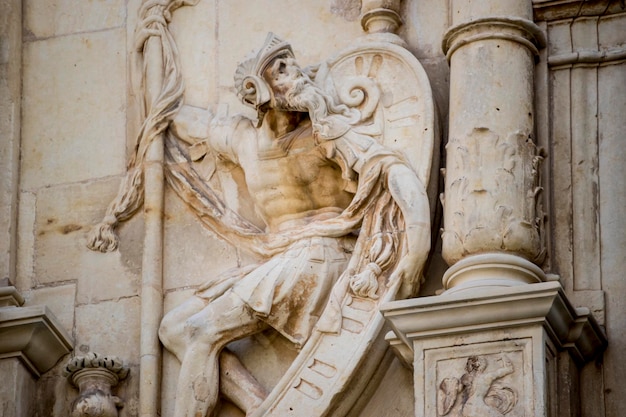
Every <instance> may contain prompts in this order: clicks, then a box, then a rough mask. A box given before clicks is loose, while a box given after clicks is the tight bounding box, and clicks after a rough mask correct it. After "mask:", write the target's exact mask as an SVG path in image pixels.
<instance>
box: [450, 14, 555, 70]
mask: <svg viewBox="0 0 626 417" xmlns="http://www.w3.org/2000/svg"><path fill="white" fill-rule="evenodd" d="M488 39H502V40H508V41H512V42H516V43H519V44H521V45H523V46H525V47H527V48H528V49H529V50H530V51H531V52H532V53H533V54H534V55H538V54H539V49H540V48H543V47H544V46H545V45H546V37H545V34H544V33H543V32H542V31H541V29H540V28H539V27H538V26H537V25H536V24H534V23H533V22H531V21H529V20H526V19H522V18H519V17H512V16H493V17H486V18H482V19H476V20H472V21H470V22H465V23H461V24H460V25H456V26H453V27H451V28H450V29H448V31H447V32H446V33H445V35H444V38H443V42H442V49H443V51H444V53H445V54H446V57H447V58H448V60H450V58H451V57H452V55H453V54H454V52H455V51H456V50H457V49H459V48H460V47H462V46H465V45H468V44H470V43H472V42H477V41H483V40H488Z"/></svg>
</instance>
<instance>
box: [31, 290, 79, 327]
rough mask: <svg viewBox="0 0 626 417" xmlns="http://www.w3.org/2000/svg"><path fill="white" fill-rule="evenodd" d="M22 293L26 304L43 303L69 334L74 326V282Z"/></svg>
mask: <svg viewBox="0 0 626 417" xmlns="http://www.w3.org/2000/svg"><path fill="white" fill-rule="evenodd" d="M24 295H25V298H26V305H45V306H46V307H48V308H49V309H50V311H51V312H52V314H54V315H55V317H56V318H57V319H58V320H59V323H60V324H61V325H62V326H63V329H64V330H65V331H66V332H68V333H70V334H71V332H72V329H73V328H74V305H75V298H76V284H73V283H72V284H68V285H61V286H58V287H47V288H38V289H34V290H32V291H30V292H29V293H28V294H24Z"/></svg>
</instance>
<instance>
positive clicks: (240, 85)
mask: <svg viewBox="0 0 626 417" xmlns="http://www.w3.org/2000/svg"><path fill="white" fill-rule="evenodd" d="M277 57H289V58H294V54H293V50H292V49H291V45H290V44H289V43H288V42H286V41H283V40H282V39H280V38H278V37H277V36H276V35H275V34H273V33H272V32H270V33H268V34H267V38H266V39H265V43H264V44H263V46H262V47H261V49H259V50H258V51H257V52H256V53H254V52H253V53H252V55H251V56H249V57H247V59H246V60H244V61H243V62H242V63H240V64H239V65H238V66H237V71H236V72H235V89H236V91H237V95H238V96H239V97H240V98H241V100H242V101H243V103H244V104H246V105H248V106H251V107H253V108H255V109H256V110H257V112H258V111H259V110H260V108H261V106H262V105H264V104H265V103H267V102H269V101H270V98H271V94H270V87H269V85H268V84H267V82H266V81H265V80H264V79H263V72H264V71H265V70H266V69H267V67H268V66H269V64H270V63H271V62H272V61H273V60H274V59H275V58H277ZM259 116H261V115H259Z"/></svg>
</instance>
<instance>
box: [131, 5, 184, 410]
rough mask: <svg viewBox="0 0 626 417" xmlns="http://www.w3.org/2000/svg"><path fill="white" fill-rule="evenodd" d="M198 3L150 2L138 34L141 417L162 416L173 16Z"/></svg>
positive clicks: (176, 97) (175, 86)
mask: <svg viewBox="0 0 626 417" xmlns="http://www.w3.org/2000/svg"><path fill="white" fill-rule="evenodd" d="M193 4H195V0H187V1H185V0H173V1H162V0H144V2H143V3H142V7H141V9H140V12H139V14H140V19H142V22H141V23H140V24H139V25H138V29H137V33H136V36H137V45H138V49H139V50H140V51H142V52H143V54H142V56H143V85H142V86H143V91H144V105H145V109H146V114H147V118H146V121H145V123H144V126H143V130H144V135H143V136H142V137H141V141H140V143H139V146H138V151H137V155H142V154H143V155H145V156H144V158H143V161H142V163H143V179H144V205H143V206H144V222H145V235H144V243H143V258H142V269H141V271H142V281H141V339H140V367H141V368H140V369H141V372H140V385H139V415H140V416H141V417H156V416H157V415H159V414H160V412H159V405H160V404H159V398H160V395H159V394H160V388H161V345H160V342H159V335H158V329H159V324H160V322H161V318H162V316H163V195H164V175H163V160H164V140H163V132H164V131H165V129H166V128H167V125H168V116H169V115H171V114H173V113H175V112H176V111H177V109H178V107H179V106H180V105H181V103H182V94H183V86H182V80H181V76H180V73H179V71H178V64H177V51H176V47H175V44H174V41H173V39H172V38H171V35H170V33H169V30H168V23H169V20H170V19H171V13H172V11H173V10H174V9H175V8H178V7H180V6H182V5H193Z"/></svg>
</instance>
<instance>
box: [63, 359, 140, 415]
mask: <svg viewBox="0 0 626 417" xmlns="http://www.w3.org/2000/svg"><path fill="white" fill-rule="evenodd" d="M128 371H129V370H128V367H127V366H125V365H124V362H123V361H122V360H121V359H119V358H117V357H115V356H99V355H98V354H97V353H89V354H87V355H86V356H76V357H74V358H72V359H71V360H70V361H69V362H68V364H67V365H66V366H65V369H64V370H63V376H65V377H67V378H68V379H70V380H71V382H72V383H73V384H74V385H75V386H76V387H78V389H79V394H78V398H76V400H74V402H73V403H72V407H71V414H70V417H118V412H117V411H118V409H119V408H122V406H123V402H122V400H120V399H119V398H118V397H116V396H114V395H112V394H111V387H114V386H116V385H117V384H118V383H119V382H120V381H121V380H123V379H124V378H126V376H128Z"/></svg>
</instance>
